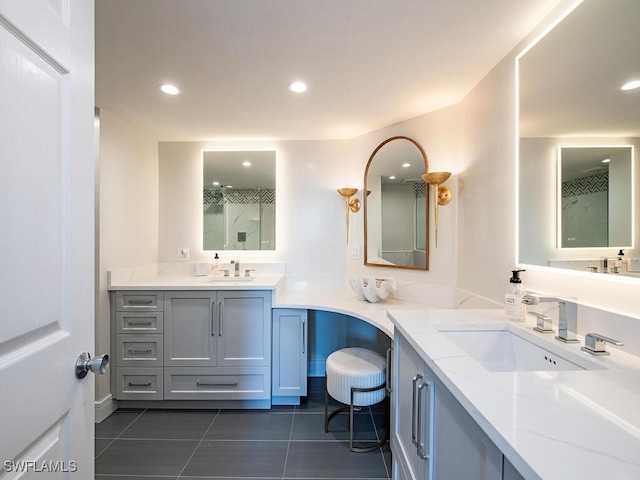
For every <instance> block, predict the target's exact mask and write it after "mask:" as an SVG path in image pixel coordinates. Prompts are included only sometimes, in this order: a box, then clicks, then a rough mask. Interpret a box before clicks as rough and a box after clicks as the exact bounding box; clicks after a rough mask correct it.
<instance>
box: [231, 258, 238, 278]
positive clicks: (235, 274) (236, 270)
mask: <svg viewBox="0 0 640 480" xmlns="http://www.w3.org/2000/svg"><path fill="white" fill-rule="evenodd" d="M231 263H233V264H234V267H233V268H234V273H233V276H234V277H239V276H240V260H231Z"/></svg>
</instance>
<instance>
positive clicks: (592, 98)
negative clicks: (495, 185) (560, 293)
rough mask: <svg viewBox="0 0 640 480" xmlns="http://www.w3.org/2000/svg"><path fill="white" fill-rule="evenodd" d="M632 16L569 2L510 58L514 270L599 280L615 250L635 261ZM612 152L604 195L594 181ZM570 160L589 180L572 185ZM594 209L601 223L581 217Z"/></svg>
mask: <svg viewBox="0 0 640 480" xmlns="http://www.w3.org/2000/svg"><path fill="white" fill-rule="evenodd" d="M638 15H640V2H638V1H637V0H607V1H606V2H604V1H598V0H584V1H582V2H576V3H574V4H573V5H572V6H571V8H570V9H569V10H568V11H567V12H565V14H563V15H561V17H560V18H559V19H558V21H557V23H555V24H554V25H552V26H551V27H550V29H549V30H547V31H546V32H545V33H544V34H543V35H542V36H540V37H538V38H536V39H535V41H534V42H533V43H532V44H531V45H529V46H527V47H526V48H525V49H524V50H523V52H522V53H520V54H519V55H518V56H517V58H516V79H517V98H516V101H517V110H516V111H517V114H518V116H517V118H518V133H517V138H516V142H517V145H518V152H517V153H518V160H517V161H518V167H517V171H518V196H517V198H518V206H517V209H518V225H517V228H518V245H517V248H518V258H517V261H518V263H519V264H521V265H535V266H543V267H554V268H569V269H577V270H582V271H587V272H599V273H605V272H603V269H602V268H600V264H599V261H600V259H602V258H603V257H613V256H617V253H618V250H619V249H621V248H623V249H624V254H625V258H626V259H637V258H639V257H640V252H638V251H637V250H638V249H637V247H635V245H637V244H639V243H640V239H639V238H638V235H639V234H640V233H639V232H640V231H638V232H634V230H633V228H634V227H633V226H634V225H637V224H638V222H639V220H638V218H636V217H635V216H636V215H638V212H636V211H635V210H634V203H635V202H634V197H633V195H634V192H635V191H636V190H637V185H638V182H639V179H638V178H636V177H637V175H638V173H637V172H636V170H637V169H636V168H635V167H634V163H633V162H634V161H635V159H634V158H633V152H634V151H635V150H636V149H637V148H638V147H640V122H639V121H638V108H639V106H640V103H639V102H640V96H639V95H638V93H639V90H638V89H635V90H634V89H631V88H630V86H633V83H631V85H630V86H629V85H628V84H629V83H630V82H631V81H632V80H640V70H638V68H637V62H636V61H634V59H635V58H637V53H636V52H637V51H638V49H639V48H640V34H639V32H640V30H638V28H637V20H636V19H637V18H638ZM594 32H615V34H611V35H598V34H594ZM625 85H627V86H625ZM623 86H625V88H623ZM621 146H623V147H621ZM618 147H621V148H623V151H626V154H624V155H625V160H622V161H620V163H617V162H616V165H615V167H614V166H611V164H610V166H609V168H608V169H607V172H608V173H607V175H608V177H607V182H608V184H607V187H606V194H605V190H604V186H603V183H602V180H603V179H602V176H600V177H597V176H596V174H597V173H604V169H602V164H599V162H600V161H601V160H603V159H604V152H603V151H602V150H599V149H602V148H606V149H617V148H618ZM619 153H620V154H621V155H622V154H623V153H622V152H619ZM573 155H575V156H576V157H577V158H575V159H573V160H571V159H570V158H569V157H571V156H573ZM591 155H593V156H595V157H598V156H602V158H600V159H597V158H596V159H594V160H593V161H597V163H598V164H599V165H596V164H593V165H590V166H588V165H587V164H586V163H585V162H587V161H588V160H587V158H588V157H589V156H591ZM559 156H560V161H558V157H559ZM573 161H575V162H576V165H575V168H576V169H579V170H580V171H581V175H586V176H589V174H593V175H592V176H591V178H589V179H588V180H587V179H585V180H579V179H574V178H572V176H573V175H574V174H573V173H569V169H571V168H573V167H571V166H570V165H569V164H570V163H572V162H573ZM559 166H560V170H558V168H559ZM596 168H597V170H596ZM590 169H592V170H590ZM587 170H590V171H587ZM572 182H573V183H572ZM559 183H560V185H559ZM587 183H589V185H588V186H587V185H586V184H587ZM562 184H564V190H565V192H564V193H561V192H562V190H563V188H562V186H563V185H562ZM598 189H600V191H597V190H598ZM576 192H580V193H581V195H576V194H575V193H576ZM598 196H599V197H600V200H597V201H591V199H592V197H593V198H596V197H598ZM605 197H606V207H605ZM596 205H598V206H597V207H596V209H598V208H599V209H600V212H601V215H600V219H596V218H595V217H593V218H592V217H591V216H590V215H591V213H592V212H588V213H587V212H586V208H587V207H590V206H594V207H595V206H596ZM594 211H595V209H594ZM605 216H606V220H605V218H604V217H605ZM636 230H637V229H636ZM634 247H635V248H634ZM626 274H628V275H630V274H629V272H626ZM634 275H635V273H634ZM639 282H640V280H639Z"/></svg>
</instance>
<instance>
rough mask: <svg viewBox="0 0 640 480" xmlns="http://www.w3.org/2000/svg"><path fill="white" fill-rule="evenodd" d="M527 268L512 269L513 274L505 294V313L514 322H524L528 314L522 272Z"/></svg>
mask: <svg viewBox="0 0 640 480" xmlns="http://www.w3.org/2000/svg"><path fill="white" fill-rule="evenodd" d="M524 271H525V270H511V272H512V273H513V275H512V276H511V278H510V279H509V286H508V287H507V293H506V294H505V296H504V314H505V316H506V317H507V318H508V319H509V320H513V321H514V322H524V320H525V318H526V316H527V306H526V305H525V304H524V303H522V297H523V296H524V294H525V290H524V286H523V285H522V280H520V272H524Z"/></svg>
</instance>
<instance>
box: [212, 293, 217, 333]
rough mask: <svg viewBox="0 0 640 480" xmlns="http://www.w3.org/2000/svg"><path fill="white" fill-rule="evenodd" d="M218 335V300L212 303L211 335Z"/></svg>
mask: <svg viewBox="0 0 640 480" xmlns="http://www.w3.org/2000/svg"><path fill="white" fill-rule="evenodd" d="M215 335H216V302H215V301H214V302H213V303H212V304H211V336H212V337H215Z"/></svg>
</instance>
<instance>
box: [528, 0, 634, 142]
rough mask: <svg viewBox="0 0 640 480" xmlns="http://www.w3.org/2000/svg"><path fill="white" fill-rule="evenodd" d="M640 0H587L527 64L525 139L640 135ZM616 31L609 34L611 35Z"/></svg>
mask: <svg viewBox="0 0 640 480" xmlns="http://www.w3.org/2000/svg"><path fill="white" fill-rule="evenodd" d="M638 18H640V2H639V1H638V0H607V1H606V2H602V1H598V0H590V1H585V2H583V3H581V4H580V5H579V6H577V7H576V9H575V10H573V11H572V12H571V14H570V15H568V16H567V17H566V18H565V19H564V20H563V21H562V22H561V23H560V24H558V25H557V26H556V27H555V28H554V29H553V30H551V31H550V32H549V33H548V34H547V35H546V36H545V37H544V38H542V39H541V40H540V41H539V42H538V43H537V44H535V45H534V46H533V47H532V48H531V50H529V51H528V52H527V53H526V54H525V55H524V56H523V57H522V59H521V61H520V136H521V137H587V138H589V137H624V136H631V137H637V136H640V121H638V118H640V90H638V89H636V90H630V91H626V92H624V91H621V90H620V87H621V86H622V85H623V84H624V83H626V82H628V81H630V80H637V79H640V64H639V63H638V51H639V49H640V34H639V33H638ZM606 32H609V33H606Z"/></svg>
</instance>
